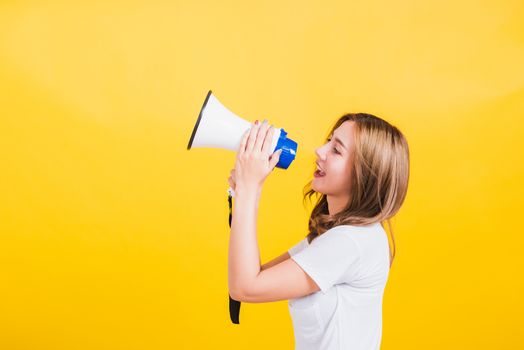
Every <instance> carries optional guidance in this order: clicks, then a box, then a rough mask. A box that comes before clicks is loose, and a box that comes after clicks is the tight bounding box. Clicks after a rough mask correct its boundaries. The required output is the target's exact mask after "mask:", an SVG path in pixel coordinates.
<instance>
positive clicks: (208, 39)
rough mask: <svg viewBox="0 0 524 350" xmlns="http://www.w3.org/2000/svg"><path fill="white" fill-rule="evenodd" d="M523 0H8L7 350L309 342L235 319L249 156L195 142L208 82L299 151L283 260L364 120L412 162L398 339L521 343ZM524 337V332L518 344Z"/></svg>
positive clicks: (392, 340)
mask: <svg viewBox="0 0 524 350" xmlns="http://www.w3.org/2000/svg"><path fill="white" fill-rule="evenodd" d="M523 16H524V3H523V2H522V1H482V2H481V1H461V2H456V1H451V0H446V1H395V2H393V1H383V2H375V1H373V2H370V1H352V2H349V1H338V2H333V1H331V2H322V3H321V2H317V3H312V2H309V3H307V2H306V3H304V2H302V1H284V2H282V1H263V2H258V3H254V2H245V1H184V2H180V1H178V2H175V1H172V2H170V1H97V2H95V1H84V2H82V3H81V2H76V1H48V2H46V3H44V2H42V1H34V2H31V1H25V2H19V1H3V2H2V3H1V4H0V99H1V101H0V118H1V119H0V159H1V162H2V165H1V169H2V170H1V171H0V195H1V201H0V231H1V234H0V259H1V266H2V267H1V268H0V271H1V272H0V348H2V349H54V350H59V349H217V348H223V349H247V348H250V349H291V348H292V347H293V333H292V324H291V318H290V316H289V313H288V309H287V302H286V301H282V302H277V303H267V304H246V303H243V304H242V309H241V314H240V321H241V324H240V325H233V324H232V323H231V322H230V320H229V313H228V290H227V244H228V235H229V230H228V228H229V227H228V224H227V214H228V207H227V193H226V190H227V188H228V183H227V177H228V176H229V171H230V170H231V168H232V167H233V165H234V157H235V154H234V153H233V152H230V151H224V150H218V149H211V150H205V149H194V150H191V151H187V150H186V146H187V142H188V139H189V136H190V134H191V131H192V128H193V125H194V123H195V120H196V117H197V115H198V112H199V110H200V107H201V105H202V102H203V99H204V97H205V95H206V93H207V91H208V90H209V89H212V90H213V92H214V93H215V95H216V96H217V97H218V98H219V99H220V100H221V101H222V102H223V103H224V104H225V105H226V106H228V107H229V108H230V109H231V110H232V111H234V112H235V113H237V114H238V115H240V116H242V117H244V118H245V119H247V120H250V121H253V120H255V119H263V118H268V119H269V120H270V122H272V123H273V124H274V125H276V126H280V127H284V128H285V129H286V131H288V133H289V136H290V137H292V138H293V139H295V140H296V141H298V143H299V149H298V155H297V159H296V161H295V162H294V163H293V164H292V166H291V167H290V168H289V169H288V170H285V171H284V170H280V169H277V170H276V171H275V173H274V174H273V175H271V176H270V177H269V178H268V180H267V182H266V186H265V188H264V191H263V197H262V200H261V204H260V214H259V219H260V221H259V233H258V234H259V244H260V251H261V256H262V260H263V262H265V261H267V260H269V259H270V258H273V257H274V256H276V255H279V254H281V253H282V252H284V251H285V250H287V249H288V248H289V247H290V246H291V245H293V244H295V243H296V242H298V240H299V239H301V238H302V237H303V236H304V235H305V234H306V228H307V217H308V212H307V210H308V208H304V207H303V206H302V198H301V193H302V187H303V185H304V184H305V183H306V182H307V180H308V178H309V177H310V176H311V171H312V169H313V162H314V159H315V157H314V153H313V151H314V148H315V147H316V146H318V145H320V143H321V142H322V140H323V137H324V136H326V133H327V131H328V129H329V127H330V126H331V124H332V123H333V122H334V121H335V119H336V118H338V117H339V116H340V115H341V114H342V113H345V112H368V113H373V114H376V115H378V116H380V117H382V118H384V119H386V120H388V121H390V122H391V123H393V124H394V125H397V126H398V127H399V128H400V129H401V130H402V131H403V132H404V133H405V134H406V137H407V139H408V142H409V145H410V150H411V171H412V172H411V181H410V187H409V192H408V196H407V199H406V202H405V205H404V207H403V208H402V210H401V212H400V214H399V215H398V216H397V217H396V219H395V220H394V224H395V238H396V243H397V256H396V259H395V262H394V264H393V269H392V270H391V274H390V280H389V282H388V286H387V288H386V293H385V297H384V310H383V311H384V313H383V315H384V324H383V327H384V330H383V342H382V348H383V349H481V348H485V349H517V348H522V347H523V346H524V339H523V335H522V332H521V330H522V327H523V321H522V314H523V312H524V307H523V302H522V299H521V295H522V293H523V292H524V286H523V278H522V276H523V272H522V271H523V268H524V264H523V259H522V256H523V253H522V250H523V243H524V239H523V238H522V229H521V227H522V226H521V216H520V215H521V213H520V208H521V207H522V205H523V204H524V203H523V195H524V193H523V187H522V180H524V172H523V161H524V159H523V155H522V154H523V152H522V150H523V149H524V141H523V136H524V135H523V131H524V127H523V126H524V122H523V118H522V114H523V112H524V64H523V62H524V24H523V22H522V18H523ZM519 332H520V333H519Z"/></svg>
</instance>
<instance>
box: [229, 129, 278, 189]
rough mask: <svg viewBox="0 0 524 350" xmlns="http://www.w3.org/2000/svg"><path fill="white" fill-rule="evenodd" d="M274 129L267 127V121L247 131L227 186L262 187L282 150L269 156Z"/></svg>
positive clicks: (241, 187)
mask: <svg viewBox="0 0 524 350" xmlns="http://www.w3.org/2000/svg"><path fill="white" fill-rule="evenodd" d="M274 132H275V129H274V127H273V125H271V127H269V126H268V125H267V120H264V122H262V123H261V124H259V123H258V121H257V122H255V123H254V124H253V125H252V126H251V128H250V129H248V130H247V131H246V132H245V133H244V136H243V137H242V141H241V142H240V147H239V149H238V152H237V158H236V162H235V168H234V169H233V170H232V171H231V172H232V175H231V176H230V178H229V179H230V181H229V184H230V185H233V186H235V187H233V186H232V187H231V188H232V189H233V190H235V188H237V187H238V188H239V189H242V190H243V189H244V188H250V189H255V190H258V189H259V188H261V187H262V185H263V183H264V181H265V179H266V178H267V176H268V175H269V174H270V173H271V171H272V170H273V168H274V167H275V166H276V165H277V163H278V160H279V159H280V154H281V153H282V150H278V151H276V152H274V153H273V154H271V155H270V154H269V147H271V142H272V140H273V134H274Z"/></svg>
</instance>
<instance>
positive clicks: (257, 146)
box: [254, 119, 268, 152]
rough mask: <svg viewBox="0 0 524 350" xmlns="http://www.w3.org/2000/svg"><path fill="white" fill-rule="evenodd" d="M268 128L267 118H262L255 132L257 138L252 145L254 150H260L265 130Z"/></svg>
mask: <svg viewBox="0 0 524 350" xmlns="http://www.w3.org/2000/svg"><path fill="white" fill-rule="evenodd" d="M267 129H268V125H267V119H264V121H263V122H262V124H261V125H260V127H259V128H258V132H257V139H256V142H255V145H254V150H255V151H257V152H262V144H263V143H264V138H265V137H266V132H267Z"/></svg>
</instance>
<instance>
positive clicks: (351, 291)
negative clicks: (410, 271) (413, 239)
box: [288, 223, 389, 350]
mask: <svg viewBox="0 0 524 350" xmlns="http://www.w3.org/2000/svg"><path fill="white" fill-rule="evenodd" d="M288 253H289V254H290V255H291V259H293V260H294V261H295V262H296V263H297V264H298V265H299V266H300V267H301V268H302V269H303V270H304V271H305V272H306V273H307V274H308V275H309V276H310V277H311V278H312V279H313V280H314V281H315V282H316V283H317V285H318V286H319V287H320V291H318V292H315V293H312V294H309V295H307V296H305V297H302V298H296V299H290V300H289V301H288V306H289V311H290V314H291V319H292V321H293V331H294V333H295V350H309V349H312V350H313V349H314V350H325V349H329V350H335V349H336V350H339V349H344V350H372V349H373V350H374V349H380V341H381V338H382V297H383V294H384V288H385V286H386V282H387V279H388V275H389V245H388V239H387V235H386V232H385V231H384V229H383V227H382V225H381V224H380V223H375V224H371V225H367V226H352V225H340V226H336V227H333V228H331V229H330V230H328V231H326V232H324V233H323V234H322V235H320V236H318V237H316V238H315V239H314V240H313V241H312V242H311V244H309V243H308V241H307V238H304V239H303V240H302V241H300V242H299V243H298V244H296V245H295V246H293V247H291V248H290V249H289V250H288Z"/></svg>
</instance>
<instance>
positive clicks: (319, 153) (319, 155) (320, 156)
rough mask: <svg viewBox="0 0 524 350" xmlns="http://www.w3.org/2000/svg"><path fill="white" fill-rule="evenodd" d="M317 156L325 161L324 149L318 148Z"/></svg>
mask: <svg viewBox="0 0 524 350" xmlns="http://www.w3.org/2000/svg"><path fill="white" fill-rule="evenodd" d="M315 154H316V155H317V157H318V158H321V159H323V158H324V156H323V154H322V147H319V148H317V149H316V150H315Z"/></svg>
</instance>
